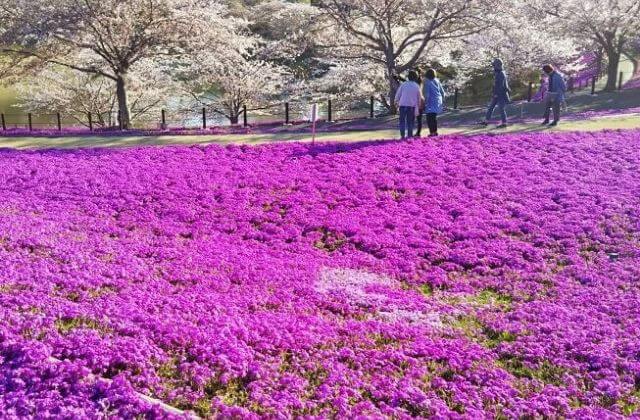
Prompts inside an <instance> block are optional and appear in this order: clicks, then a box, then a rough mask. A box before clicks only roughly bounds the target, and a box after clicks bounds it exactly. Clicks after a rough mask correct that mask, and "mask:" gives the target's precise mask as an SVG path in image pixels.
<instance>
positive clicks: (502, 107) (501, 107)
mask: <svg viewBox="0 0 640 420" xmlns="http://www.w3.org/2000/svg"><path fill="white" fill-rule="evenodd" d="M496 106H497V107H498V111H500V118H501V119H502V124H506V123H507V111H506V107H507V101H506V100H504V99H501V98H493V100H491V104H489V109H488V110H487V116H486V117H485V120H486V121H489V120H490V119H491V118H492V117H493V110H494V109H496Z"/></svg>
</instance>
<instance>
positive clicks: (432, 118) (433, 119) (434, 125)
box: [427, 112, 438, 134]
mask: <svg viewBox="0 0 640 420" xmlns="http://www.w3.org/2000/svg"><path fill="white" fill-rule="evenodd" d="M427 126H428V127H429V134H438V114H436V113H435V112H427Z"/></svg>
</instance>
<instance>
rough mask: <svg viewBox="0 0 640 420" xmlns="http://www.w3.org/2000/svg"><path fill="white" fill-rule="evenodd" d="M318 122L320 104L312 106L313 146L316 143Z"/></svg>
mask: <svg viewBox="0 0 640 420" xmlns="http://www.w3.org/2000/svg"><path fill="white" fill-rule="evenodd" d="M317 121H318V104H313V105H311V133H312V135H311V144H312V145H313V144H315V143H316V122H317Z"/></svg>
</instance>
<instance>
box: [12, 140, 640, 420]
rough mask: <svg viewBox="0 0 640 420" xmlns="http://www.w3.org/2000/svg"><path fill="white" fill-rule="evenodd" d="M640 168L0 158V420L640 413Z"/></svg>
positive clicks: (408, 152) (438, 152) (214, 157)
mask: <svg viewBox="0 0 640 420" xmlns="http://www.w3.org/2000/svg"><path fill="white" fill-rule="evenodd" d="M639 150H640V131H609V132H599V133H581V134H578V133H565V134H556V133H545V134H519V135H505V136H478V137H464V136H444V137H442V138H438V139H437V140H415V141H408V142H400V141H381V142H370V143H358V144H320V145H316V146H311V145H305V144H281V145H269V146H260V147H249V146H229V147H220V146H207V147H140V148H128V149H100V150H98V149H84V150H74V151H61V150H48V151H14V150H7V149H4V150H0V179H1V180H2V183H1V187H0V319H2V322H1V323H0V413H2V415H3V416H6V417H9V418H15V417H35V416H41V417H66V418H76V417H77V418H98V417H101V416H103V417H104V416H113V417H125V418H131V417H135V416H139V415H140V416H148V417H150V418H153V417H177V416H179V415H180V412H188V413H191V414H195V415H198V416H201V417H230V416H236V417H242V418H257V417H277V418H280V417H282V418H290V417H297V416H300V417H308V418H324V417H339V418H343V417H357V416H361V417H366V418H382V417H396V418H409V417H412V416H418V417H443V418H474V419H475V418H491V417H507V418H518V417H533V418H538V417H545V416H546V417H549V418H557V417H567V418H616V417H622V416H624V415H627V416H628V415H632V414H636V415H638V414H640V412H639V409H640V327H638V326H639V325H640V286H639V283H638V279H639V278H640V152H639ZM157 402H162V403H164V404H165V405H164V406H161V405H158V404H157ZM170 407H173V408H174V409H176V410H179V411H172V410H171V409H170Z"/></svg>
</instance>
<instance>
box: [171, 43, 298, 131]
mask: <svg viewBox="0 0 640 420" xmlns="http://www.w3.org/2000/svg"><path fill="white" fill-rule="evenodd" d="M179 80H181V83H182V86H183V90H184V92H186V94H187V96H188V98H189V99H190V101H188V102H187V103H190V106H192V105H194V103H195V104H198V105H199V106H203V107H206V108H208V109H209V110H211V111H212V112H214V113H216V114H218V115H221V116H223V117H225V118H227V119H228V120H229V121H230V122H231V123H232V124H237V123H238V121H239V118H240V116H241V115H242V111H243V107H244V106H245V105H246V106H247V107H249V108H261V107H264V106H266V105H268V104H269V102H270V101H272V100H274V99H276V98H281V97H282V96H283V95H284V94H285V90H286V89H285V85H286V84H287V83H286V81H287V80H288V77H287V73H286V70H285V69H284V68H281V67H278V66H275V65H273V64H271V63H268V62H265V61H263V60H260V59H259V58H256V57H255V56H250V57H247V56H245V55H242V54H239V53H235V54H233V53H229V54H227V55H226V56H225V57H217V56H214V55H211V54H203V55H201V56H199V57H197V59H194V60H193V61H192V62H191V63H189V65H188V66H187V67H185V68H183V69H182V70H181V72H180V75H179Z"/></svg>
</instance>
